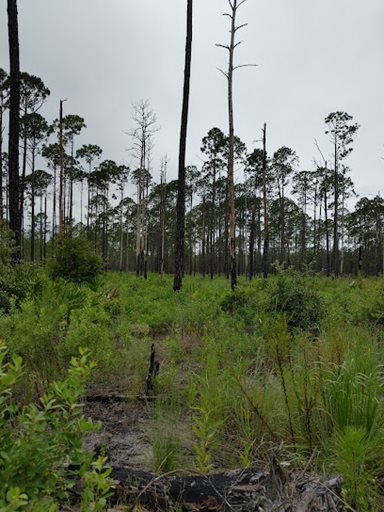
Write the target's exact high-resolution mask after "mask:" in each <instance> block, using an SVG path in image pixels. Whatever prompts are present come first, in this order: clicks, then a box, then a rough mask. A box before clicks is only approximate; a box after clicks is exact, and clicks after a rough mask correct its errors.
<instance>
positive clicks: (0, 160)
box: [0, 96, 4, 220]
mask: <svg viewBox="0 0 384 512" xmlns="http://www.w3.org/2000/svg"><path fill="white" fill-rule="evenodd" d="M3 101H4V100H3V96H1V103H0V220H2V219H3V218H4V203H3V132H4V128H3V112H4V105H3Z"/></svg>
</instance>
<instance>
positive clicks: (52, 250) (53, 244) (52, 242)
mask: <svg viewBox="0 0 384 512" xmlns="http://www.w3.org/2000/svg"><path fill="white" fill-rule="evenodd" d="M56 181H57V168H56V166H55V168H54V169H53V205H52V234H51V253H52V254H53V253H54V250H55V239H56V199H57V194H56V188H57V187H56Z"/></svg>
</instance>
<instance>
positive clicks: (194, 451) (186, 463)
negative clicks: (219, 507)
mask: <svg viewBox="0 0 384 512" xmlns="http://www.w3.org/2000/svg"><path fill="white" fill-rule="evenodd" d="M20 275H23V276H24V277H23V278H22V281H23V282H24V290H26V291H25V292H23V293H24V298H21V299H20V300H18V304H16V302H17V299H16V298H14V299H12V300H11V309H10V312H9V315H3V316H2V317H0V332H1V335H2V337H3V338H4V340H5V341H6V343H7V345H8V346H9V348H10V350H11V351H12V352H15V353H18V354H20V355H22V356H23V358H24V360H25V370H26V371H25V372H24V374H23V375H22V376H21V377H20V379H19V380H18V385H17V387H16V388H15V390H16V391H15V392H16V393H19V392H22V393H23V396H24V397H27V394H28V391H29V392H30V394H33V395H34V396H36V390H38V389H42V388H45V387H46V386H47V385H48V383H49V382H52V380H54V379H58V378H60V379H62V378H63V375H64V372H63V368H65V367H66V366H67V365H68V364H69V361H70V359H71V358H72V357H73V356H75V355H76V354H77V353H78V348H79V347H80V346H85V347H87V348H88V349H90V350H91V351H92V356H93V358H94V359H95V360H96V362H97V365H98V368H97V371H96V372H93V376H92V378H93V381H94V382H95V383H97V384H98V385H100V383H104V382H108V384H110V383H111V382H113V385H114V386H116V388H117V387H119V388H120V389H121V391H122V392H125V391H124V388H127V389H129V395H130V396H132V399H134V397H135V396H136V395H141V394H142V393H143V390H144V389H145V379H146V375H147V370H148V354H149V352H150V346H151V344H152V343H153V342H154V343H155V346H156V358H157V359H158V360H159V361H160V372H159V375H158V376H157V377H156V403H157V405H156V414H155V415H154V416H151V414H149V419H148V421H149V422H150V424H149V425H148V436H149V439H150V441H151V445H152V454H153V458H151V460H150V464H151V465H152V467H153V468H154V469H155V470H156V471H159V472H167V471H172V470H173V469H182V468H191V466H193V465H194V466H195V467H196V468H197V469H198V470H199V471H202V472H209V471H210V470H211V469H213V468H215V467H223V468H232V467H238V466H239V465H241V466H242V467H250V466H252V465H253V464H255V463H256V464H258V465H263V463H265V464H267V463H268V461H269V459H270V453H271V450H273V449H274V448H276V446H277V445H278V446H281V450H282V457H284V460H287V461H290V462H291V464H292V467H297V468H300V469H302V468H303V467H306V466H307V464H309V465H308V467H309V468H310V469H311V470H313V471H315V472H317V473H319V472H323V471H324V472H326V473H327V474H331V473H333V472H335V471H336V472H338V471H340V472H342V473H343V474H344V473H345V474H346V476H345V486H344V497H345V500H346V501H347V502H348V503H349V504H350V506H354V507H355V508H356V509H359V507H360V509H361V510H367V508H365V507H366V505H365V504H364V502H363V501H361V500H360V501H358V500H357V498H356V495H357V494H358V493H360V494H361V495H362V496H365V497H367V496H370V498H369V499H368V501H367V503H368V505H367V506H368V507H371V509H372V510H374V507H376V508H377V509H379V510H380V509H382V507H381V502H380V499H381V496H380V493H381V491H380V485H379V484H380V482H379V479H380V466H381V463H380V460H381V457H382V453H383V451H382V448H381V444H382V443H381V440H382V439H383V433H384V423H383V405H382V399H381V397H382V394H383V389H382V370H381V365H382V364H383V362H384V359H383V355H382V342H383V339H384V337H383V331H382V325H381V323H380V322H377V321H376V320H373V319H372V318H370V316H369V315H370V312H372V311H373V310H374V305H375V304H376V302H377V301H379V300H380V293H381V283H380V281H379V280H378V279H369V280H366V279H362V280H359V282H357V281H351V280H349V279H340V280H332V281H331V280H327V279H325V278H320V277H315V276H310V275H299V274H297V273H295V272H292V271H285V272H282V273H280V274H278V275H277V276H271V277H270V278H269V279H268V280H261V279H255V280H253V281H252V283H247V282H245V281H244V280H243V279H240V280H239V287H238V289H237V290H236V292H235V293H234V294H232V293H230V294H228V293H227V287H228V285H227V282H226V280H225V279H224V278H223V279H217V280H214V281H213V282H212V281H210V280H207V279H205V280H204V279H203V278H200V277H196V278H190V277H186V278H185V279H184V286H183V290H182V291H181V292H180V293H179V294H177V296H175V294H174V293H173V292H172V282H171V276H157V275H149V276H148V279H147V280H139V279H137V278H136V277H135V276H134V275H132V274H124V273H108V274H107V275H106V277H105V279H104V281H103V283H98V285H97V286H96V285H94V284H93V283H92V284H91V285H89V284H81V285H80V284H77V283H72V282H68V281H65V280H63V279H56V280H55V281H52V280H50V279H49V278H48V277H47V276H46V275H45V273H44V272H42V271H41V270H38V271H35V270H33V269H31V268H30V267H29V268H28V269H27V268H25V269H24V268H22V267H20ZM379 310H380V306H378V307H377V311H379ZM320 327H321V329H320ZM313 334H316V336H313ZM26 384H28V387H26ZM24 400H26V398H24ZM158 409H159V410H158ZM351 445H353V450H351V449H349V448H348V446H351ZM364 446H365V448H364ZM364 449H365V452H366V454H367V456H366V457H365V458H364V456H363V455H362V453H363V452H364ZM348 457H353V460H351V459H349V458H348ZM308 461H310V462H308ZM89 468H90V466H89V465H88V467H87V469H89ZM91 471H92V469H91ZM95 471H96V475H94V476H93V477H90V484H89V485H90V486H91V487H92V484H91V481H92V479H95V480H97V478H98V476H97V474H98V471H97V470H95ZM348 471H349V473H348ZM19 487H20V486H19ZM25 492H26V491H25V490H24V489H23V488H22V487H20V491H19V494H17V493H18V491H17V490H16V491H15V492H14V496H15V497H14V498H12V499H14V500H15V502H17V500H21V501H22V500H23V497H22V495H23V494H24V493H25ZM89 492H91V491H89ZM100 492H101V493H102V491H100ZM96 494H97V493H96ZM10 496H11V495H10ZM99 496H101V498H102V497H103V496H102V494H101V495H99ZM101 498H100V500H101ZM84 499H85V498H84ZM86 499H88V500H91V499H92V498H86ZM95 499H96V498H95ZM356 500H357V501H356ZM353 504H354V505H353ZM92 506H93V505H90V508H91V509H92ZM380 507H381V508H380Z"/></svg>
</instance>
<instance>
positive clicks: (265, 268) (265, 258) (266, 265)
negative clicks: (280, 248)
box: [263, 123, 269, 278]
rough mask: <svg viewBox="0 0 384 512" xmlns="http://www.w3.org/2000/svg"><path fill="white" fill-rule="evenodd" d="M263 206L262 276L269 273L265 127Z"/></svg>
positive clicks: (264, 133)
mask: <svg viewBox="0 0 384 512" xmlns="http://www.w3.org/2000/svg"><path fill="white" fill-rule="evenodd" d="M263 206H264V247H263V276H264V278H267V277H268V273H269V218H268V197H267V125H266V124H265V123H264V128H263Z"/></svg>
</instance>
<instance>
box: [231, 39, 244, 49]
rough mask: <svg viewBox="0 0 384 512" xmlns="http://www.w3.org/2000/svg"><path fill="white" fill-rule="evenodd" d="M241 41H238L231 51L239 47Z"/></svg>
mask: <svg viewBox="0 0 384 512" xmlns="http://www.w3.org/2000/svg"><path fill="white" fill-rule="evenodd" d="M242 42H243V41H238V42H237V43H236V44H234V45H233V49H235V48H237V47H238V46H240V45H241V43H242Z"/></svg>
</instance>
